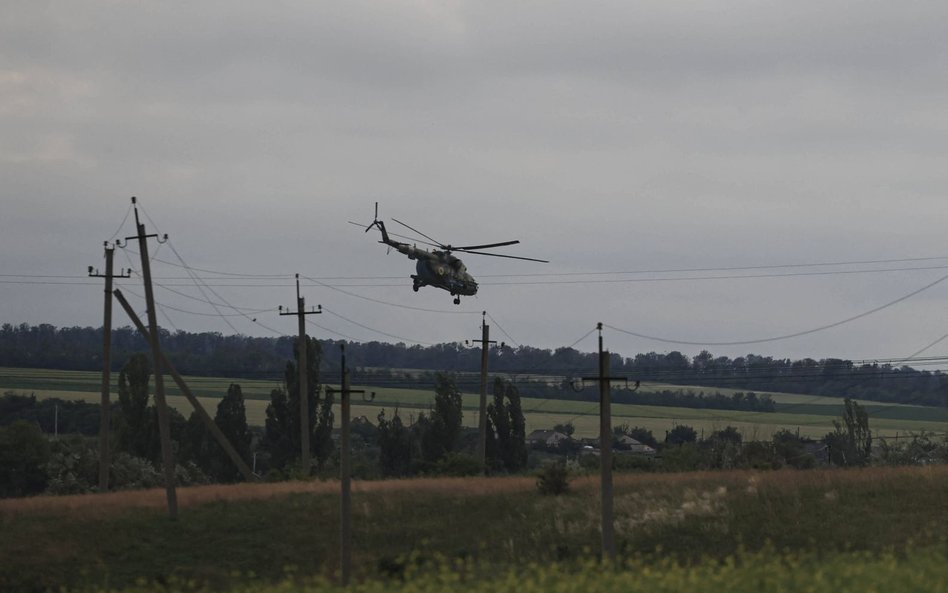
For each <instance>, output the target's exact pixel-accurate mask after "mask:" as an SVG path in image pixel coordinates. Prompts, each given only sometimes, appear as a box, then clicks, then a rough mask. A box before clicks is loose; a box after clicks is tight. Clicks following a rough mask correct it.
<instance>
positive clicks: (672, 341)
mask: <svg viewBox="0 0 948 593" xmlns="http://www.w3.org/2000/svg"><path fill="white" fill-rule="evenodd" d="M945 280H948V275H945V276H942V277H941V278H939V279H938V280H935V281H934V282H932V283H930V284H926V285H925V286H923V287H921V288H919V289H918V290H914V291H912V292H910V293H908V294H906V295H903V296H901V297H899V298H897V299H895V300H894V301H890V302H888V303H886V304H884V305H880V306H879V307H876V308H874V309H870V310H869V311H864V312H862V313H860V314H858V315H853V316H852V317H847V318H846V319H843V320H841V321H836V322H834V323H829V324H826V325H822V326H820V327H815V328H812V329H808V330H805V331H801V332H795V333H792V334H786V335H782V336H774V337H770V338H760V339H756V340H737V341H732V342H716V341H706V342H693V341H686V340H675V339H670V338H662V337H658V336H650V335H647V334H642V333H638V332H634V331H630V330H626V329H622V328H619V327H616V326H614V325H607V324H603V327H608V328H609V329H612V330H615V331H617V332H620V333H623V334H628V335H630V336H635V337H637V338H643V339H646V340H653V341H655V342H663V343H666V344H681V345H686V346H746V345H749V344H763V343H766V342H777V341H780V340H788V339H790V338H798V337H800V336H806V335H809V334H815V333H817V332H821V331H825V330H828V329H832V328H834V327H839V326H841V325H844V324H846V323H850V322H852V321H856V320H857V319H862V318H863V317H868V316H869V315H872V314H874V313H878V312H879V311H882V310H883V309H887V308H889V307H892V306H894V305H897V304H899V303H901V302H902V301H905V300H908V299H910V298H912V297H913V296H915V295H918V294H920V293H922V292H924V291H926V290H928V289H930V288H932V287H934V286H936V285H938V284H941V283H942V282H944V281H945Z"/></svg>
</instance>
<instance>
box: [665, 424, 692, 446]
mask: <svg viewBox="0 0 948 593" xmlns="http://www.w3.org/2000/svg"><path fill="white" fill-rule="evenodd" d="M697 440H698V432H697V431H696V430H695V429H694V428H692V427H690V426H685V425H684V424H679V425H678V426H676V427H675V428H673V429H671V430H670V431H668V432H667V433H665V444H666V445H683V444H685V443H694V442H696V441H697Z"/></svg>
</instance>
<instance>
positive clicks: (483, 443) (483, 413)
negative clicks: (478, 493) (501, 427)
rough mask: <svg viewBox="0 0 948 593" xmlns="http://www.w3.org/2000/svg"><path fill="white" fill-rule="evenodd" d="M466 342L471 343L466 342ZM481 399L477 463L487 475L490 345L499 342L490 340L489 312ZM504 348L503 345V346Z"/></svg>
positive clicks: (483, 316)
mask: <svg viewBox="0 0 948 593" xmlns="http://www.w3.org/2000/svg"><path fill="white" fill-rule="evenodd" d="M465 342H467V343H470V342H469V341H467V340H465ZM480 342H481V399H480V405H479V406H478V414H479V415H478V419H477V453H476V455H477V461H478V462H479V463H480V464H481V467H482V468H483V470H484V473H487V362H488V360H489V359H490V345H491V344H496V343H497V342H495V341H492V340H491V339H490V326H489V325H487V311H483V312H481V339H480ZM501 346H503V344H501Z"/></svg>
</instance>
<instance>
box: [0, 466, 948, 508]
mask: <svg viewBox="0 0 948 593" xmlns="http://www.w3.org/2000/svg"><path fill="white" fill-rule="evenodd" d="M910 476H912V477H921V478H929V479H935V478H942V479H945V478H948V466H945V465H938V466H927V467H911V468H889V467H876V468H866V469H859V470H839V469H824V470H810V471H795V470H784V471H769V472H758V471H752V470H734V471H708V472H689V473H675V474H617V475H616V476H615V487H616V489H617V491H618V490H621V491H640V490H654V491H667V490H681V489H684V488H689V487H696V486H699V487H700V485H702V484H711V483H713V484H719V485H726V486H728V487H733V488H740V489H743V488H746V487H747V485H748V483H753V484H755V485H757V486H759V487H767V486H769V487H776V488H786V489H797V488H800V487H801V486H808V485H809V486H820V487H823V486H825V487H826V488H833V487H837V486H840V485H845V484H866V483H874V484H880V485H881V484H885V483H886V482H888V481H891V480H901V479H904V478H906V477H910ZM535 484H536V481H535V479H534V478H533V477H530V476H514V477H468V478H414V479H404V480H378V481H353V483H352V491H353V492H354V493H386V492H390V493H413V492H415V493H418V494H440V495H445V496H478V495H489V494H507V493H517V492H528V491H532V490H533V489H534V488H535ZM571 487H572V488H573V489H575V490H588V489H598V487H599V476H598V474H597V475H588V476H580V477H576V478H574V479H573V480H572V483H571ZM337 492H339V482H338V481H337V480H327V481H294V482H277V483H256V484H230V485H220V484H219V485H210V486H192V487H188V488H179V489H178V491H177V495H178V505H179V507H180V508H187V507H194V506H199V505H202V504H206V503H210V502H219V501H243V500H260V499H268V498H275V497H281V496H287V495H290V494H307V493H308V494H314V495H332V494H335V493H337ZM165 505H166V499H165V490H164V489H163V488H156V489H151V490H134V491H122V492H109V493H105V494H82V495H72V496H36V497H30V498H14V499H2V500H0V515H4V514H19V513H75V512H80V513H83V514H94V515H96V516H108V515H112V514H116V513H120V512H123V511H125V510H128V509H144V508H152V509H163V508H165Z"/></svg>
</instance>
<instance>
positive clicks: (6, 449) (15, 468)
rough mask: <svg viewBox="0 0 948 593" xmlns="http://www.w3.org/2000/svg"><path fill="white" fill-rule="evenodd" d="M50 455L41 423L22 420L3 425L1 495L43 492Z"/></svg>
mask: <svg viewBox="0 0 948 593" xmlns="http://www.w3.org/2000/svg"><path fill="white" fill-rule="evenodd" d="M49 456H50V447H49V442H48V441H47V440H46V436H45V435H44V434H43V431H42V430H40V428H39V426H37V425H35V424H32V423H29V422H25V421H22V420H19V421H17V422H14V423H13V424H10V425H9V426H4V427H0V497H8V496H28V495H30V494H38V493H40V492H42V491H43V490H44V489H45V488H46V480H47V478H46V470H45V469H44V467H45V465H46V462H47V461H49Z"/></svg>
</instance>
